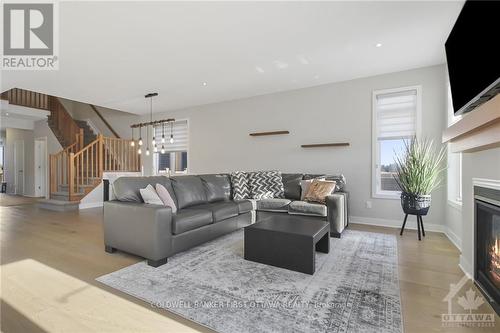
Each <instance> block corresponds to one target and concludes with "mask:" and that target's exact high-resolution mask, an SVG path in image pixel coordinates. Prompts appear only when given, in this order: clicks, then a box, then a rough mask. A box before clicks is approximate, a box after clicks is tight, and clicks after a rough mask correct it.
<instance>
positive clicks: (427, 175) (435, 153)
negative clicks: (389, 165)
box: [394, 137, 445, 216]
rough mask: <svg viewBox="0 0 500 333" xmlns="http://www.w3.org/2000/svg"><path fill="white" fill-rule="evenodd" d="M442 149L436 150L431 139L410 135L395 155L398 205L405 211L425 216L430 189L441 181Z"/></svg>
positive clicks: (443, 154)
mask: <svg viewBox="0 0 500 333" xmlns="http://www.w3.org/2000/svg"><path fill="white" fill-rule="evenodd" d="M444 157H445V150H444V148H441V149H440V150H437V149H436V148H435V147H434V143H433V141H432V140H419V139H417V138H415V137H414V138H412V139H411V140H410V141H405V146H404V148H403V151H402V152H401V153H399V154H396V158H395V162H396V175H395V176H394V178H395V180H396V182H397V183H398V185H399V187H400V188H401V207H402V208H403V211H404V212H405V214H412V215H420V216H424V215H427V212H428V211H429V208H430V206H431V192H432V191H433V190H434V189H436V188H437V187H438V186H439V185H440V183H441V179H442V177H441V172H442V171H443V170H444V169H445V168H444V167H443V165H442V162H443V160H444Z"/></svg>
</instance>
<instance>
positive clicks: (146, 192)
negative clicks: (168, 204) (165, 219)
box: [139, 184, 163, 206]
mask: <svg viewBox="0 0 500 333" xmlns="http://www.w3.org/2000/svg"><path fill="white" fill-rule="evenodd" d="M139 192H141V196H142V200H144V202H145V203H147V204H150V205H162V206H163V201H161V199H160V197H159V196H158V194H157V193H156V190H155V188H154V187H153V186H152V185H151V184H149V185H148V186H146V188H141V189H139Z"/></svg>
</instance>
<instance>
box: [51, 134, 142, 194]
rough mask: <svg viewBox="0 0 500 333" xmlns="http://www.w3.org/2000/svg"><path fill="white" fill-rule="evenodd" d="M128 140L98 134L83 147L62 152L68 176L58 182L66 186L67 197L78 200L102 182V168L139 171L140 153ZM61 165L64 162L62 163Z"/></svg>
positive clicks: (109, 170)
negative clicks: (61, 181) (65, 158)
mask: <svg viewBox="0 0 500 333" xmlns="http://www.w3.org/2000/svg"><path fill="white" fill-rule="evenodd" d="M130 142H131V140H125V139H116V138H108V137H104V136H102V135H101V134H99V135H98V136H97V139H95V140H94V141H92V142H91V143H89V144H88V145H87V146H85V147H84V148H83V149H80V150H78V151H76V152H75V151H69V152H68V153H67V155H65V156H67V166H66V170H67V178H64V177H62V180H63V181H64V180H66V181H67V183H60V184H64V185H67V187H68V197H69V198H68V199H69V200H70V201H73V200H79V199H81V198H82V197H83V196H84V195H85V194H87V193H88V192H90V191H91V190H92V189H93V188H94V187H96V186H97V185H98V184H99V183H100V182H101V180H102V176H103V173H104V172H105V171H108V172H137V171H140V169H141V162H140V155H138V154H137V151H136V150H135V148H134V147H132V146H130ZM62 164H63V165H64V162H63V163H62ZM51 170H52V169H51ZM51 176H52V175H51ZM57 187H58V186H57V185H56V187H55V188H54V190H55V191H54V192H57ZM52 191H53V189H52V188H51V192H52Z"/></svg>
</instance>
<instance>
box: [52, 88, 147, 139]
mask: <svg viewBox="0 0 500 333" xmlns="http://www.w3.org/2000/svg"><path fill="white" fill-rule="evenodd" d="M60 101H61V103H62V104H63V105H64V107H65V108H66V110H67V111H68V113H69V114H70V115H71V116H72V117H73V119H76V120H90V121H91V122H92V124H93V125H94V126H95V127H96V128H97V129H98V131H99V133H100V134H102V135H104V136H107V137H111V138H114V137H115V135H114V134H113V132H111V130H110V129H109V128H108V126H107V125H106V124H105V123H104V122H103V121H102V119H101V118H100V117H99V116H98V115H97V114H96V113H95V112H94V110H92V108H91V107H90V105H89V104H86V103H80V102H77V101H70V100H66V99H63V98H60ZM144 103H146V100H144ZM96 108H97V110H98V111H99V112H100V113H101V115H102V116H103V117H104V119H106V121H107V122H108V123H109V124H110V125H111V126H112V127H113V129H114V130H115V131H116V132H117V133H118V135H119V136H120V137H121V138H130V137H131V135H132V132H131V129H130V125H131V124H133V123H137V122H139V118H140V117H139V116H137V115H135V114H132V113H127V112H123V111H118V110H113V109H108V108H104V107H100V106H97V107H96Z"/></svg>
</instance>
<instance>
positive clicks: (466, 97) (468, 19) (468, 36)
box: [445, 0, 500, 114]
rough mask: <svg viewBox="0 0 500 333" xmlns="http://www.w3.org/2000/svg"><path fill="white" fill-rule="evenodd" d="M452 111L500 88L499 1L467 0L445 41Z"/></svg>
mask: <svg viewBox="0 0 500 333" xmlns="http://www.w3.org/2000/svg"><path fill="white" fill-rule="evenodd" d="M445 49H446V60H447V63H448V74H449V77H450V86H451V95H452V99H453V108H454V111H455V114H461V113H464V112H468V111H471V110H472V109H473V108H475V107H477V106H479V105H480V104H482V103H484V102H486V101H487V100H488V99H490V98H492V97H493V96H494V95H495V94H497V93H498V92H499V90H500V1H470V0H469V1H467V2H466V3H465V4H464V7H463V8H462V11H461V12H460V15H459V16H458V19H457V21H456V22H455V25H454V27H453V29H452V31H451V33H450V35H449V36H448V40H447V41H446V44H445Z"/></svg>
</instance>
